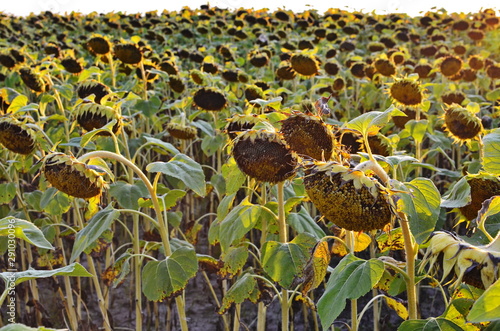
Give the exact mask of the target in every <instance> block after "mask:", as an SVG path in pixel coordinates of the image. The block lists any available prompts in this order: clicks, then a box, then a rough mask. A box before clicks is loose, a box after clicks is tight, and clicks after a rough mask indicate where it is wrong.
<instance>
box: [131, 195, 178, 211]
mask: <svg viewBox="0 0 500 331" xmlns="http://www.w3.org/2000/svg"><path fill="white" fill-rule="evenodd" d="M185 195H186V191H183V190H170V191H168V192H167V193H165V194H163V195H161V196H159V197H158V203H159V204H160V210H161V211H164V210H169V209H170V208H172V207H174V206H175V205H176V204H177V201H179V199H182V198H183V197H184V196H185ZM139 206H140V207H149V208H153V201H152V200H151V199H143V198H140V199H139Z"/></svg>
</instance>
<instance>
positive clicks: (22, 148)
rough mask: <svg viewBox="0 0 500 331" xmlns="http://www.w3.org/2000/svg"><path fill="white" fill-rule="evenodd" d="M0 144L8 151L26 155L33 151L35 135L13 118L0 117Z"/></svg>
mask: <svg viewBox="0 0 500 331" xmlns="http://www.w3.org/2000/svg"><path fill="white" fill-rule="evenodd" d="M0 144H2V145H3V146H4V147H5V148H7V149H8V150H10V151H12V152H14V153H17V154H23V155H27V154H30V153H31V152H33V150H34V149H35V133H34V132H33V130H31V129H30V128H28V127H27V126H26V124H24V123H23V122H21V121H19V120H17V119H16V118H14V117H10V116H2V117H0Z"/></svg>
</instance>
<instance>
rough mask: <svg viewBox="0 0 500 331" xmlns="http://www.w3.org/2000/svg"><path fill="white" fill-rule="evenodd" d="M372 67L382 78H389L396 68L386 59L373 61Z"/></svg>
mask: <svg viewBox="0 0 500 331" xmlns="http://www.w3.org/2000/svg"><path fill="white" fill-rule="evenodd" d="M373 65H374V66H375V69H377V71H378V72H379V73H380V74H381V75H383V76H386V77H390V76H393V75H394V74H395V73H396V66H395V65H394V63H392V62H391V61H390V60H388V59H384V58H379V59H377V60H375V62H374V64H373Z"/></svg>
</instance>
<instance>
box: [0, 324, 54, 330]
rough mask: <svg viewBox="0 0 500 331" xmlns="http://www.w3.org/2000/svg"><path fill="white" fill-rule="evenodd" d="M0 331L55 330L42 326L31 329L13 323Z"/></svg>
mask: <svg viewBox="0 0 500 331" xmlns="http://www.w3.org/2000/svg"><path fill="white" fill-rule="evenodd" d="M0 331H57V330H56V329H49V328H46V327H43V326H40V327H38V328H31V327H29V326H26V325H24V324H19V323H13V324H8V325H6V326H4V327H2V328H0Z"/></svg>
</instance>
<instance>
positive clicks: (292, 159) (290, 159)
mask: <svg viewBox="0 0 500 331" xmlns="http://www.w3.org/2000/svg"><path fill="white" fill-rule="evenodd" d="M233 156H234V159H235V161H236V164H237V165H238V167H239V168H240V170H241V171H242V172H243V173H244V174H246V175H247V176H249V177H251V178H255V179H256V180H258V181H261V182H269V183H278V182H282V181H285V180H287V179H290V178H291V177H293V176H294V175H295V172H296V166H297V158H296V156H295V155H294V154H293V153H292V152H291V151H290V149H289V148H288V147H287V146H286V143H285V142H284V141H283V140H282V139H281V138H280V137H279V135H278V134H277V133H276V132H271V131H265V130H259V131H256V130H250V131H245V132H243V133H241V134H239V135H238V137H236V140H235V143H234V147H233Z"/></svg>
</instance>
